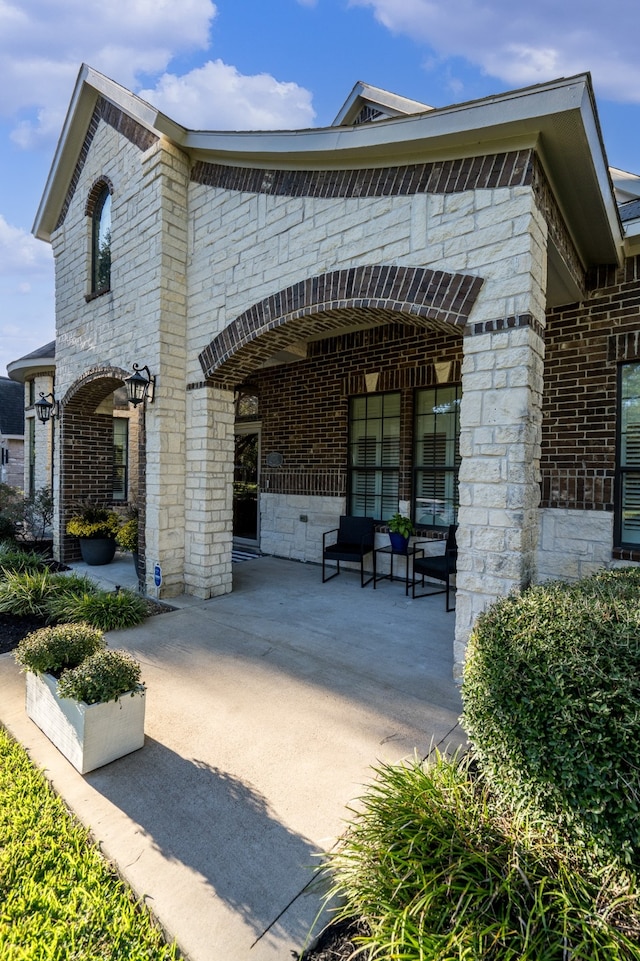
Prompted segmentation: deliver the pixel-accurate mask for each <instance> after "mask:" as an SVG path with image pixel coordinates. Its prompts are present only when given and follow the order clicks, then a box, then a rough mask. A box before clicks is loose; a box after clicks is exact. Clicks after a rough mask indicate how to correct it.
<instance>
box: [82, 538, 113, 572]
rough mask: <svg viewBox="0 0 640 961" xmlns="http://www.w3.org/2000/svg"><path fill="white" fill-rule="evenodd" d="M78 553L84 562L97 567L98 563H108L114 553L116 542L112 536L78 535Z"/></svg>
mask: <svg viewBox="0 0 640 961" xmlns="http://www.w3.org/2000/svg"><path fill="white" fill-rule="evenodd" d="M78 540H79V541H80V553H81V554H82V560H83V561H84V562H85V564H91V566H93V567H98V566H99V565H100V564H110V563H111V561H112V560H113V558H114V556H115V553H116V542H115V540H114V538H113V537H80V538H78Z"/></svg>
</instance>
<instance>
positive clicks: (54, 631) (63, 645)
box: [14, 624, 106, 674]
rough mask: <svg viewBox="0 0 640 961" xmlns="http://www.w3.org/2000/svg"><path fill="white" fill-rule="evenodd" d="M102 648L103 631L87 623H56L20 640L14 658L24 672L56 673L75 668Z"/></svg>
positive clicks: (103, 645) (103, 644)
mask: <svg viewBox="0 0 640 961" xmlns="http://www.w3.org/2000/svg"><path fill="white" fill-rule="evenodd" d="M104 647H106V641H105V639H104V636H103V634H102V631H100V630H98V629H97V628H95V627H91V626H90V625H89V624H56V625H54V626H53V627H41V628H40V629H39V630H37V631H32V633H31V634H28V635H27V636H26V637H23V638H22V640H21V641H20V642H19V644H18V646H17V648H16V649H15V652H14V657H15V660H16V661H17V663H18V664H19V665H20V666H21V668H22V669H23V670H24V671H31V672H32V673H33V674H59V673H60V672H61V671H64V670H68V669H69V668H74V667H77V666H78V664H81V663H82V662H83V661H84V660H86V658H88V657H91V655H93V654H95V653H96V652H97V651H100V650H102V649H103V648H104Z"/></svg>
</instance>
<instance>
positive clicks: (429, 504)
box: [413, 384, 461, 528]
mask: <svg viewBox="0 0 640 961" xmlns="http://www.w3.org/2000/svg"><path fill="white" fill-rule="evenodd" d="M460 396H461V395H460V387H459V386H458V385H451V384H448V385H446V386H444V387H432V388H428V389H425V390H419V391H418V392H417V394H416V402H415V428H414V457H413V465H414V487H413V490H414V498H413V499H414V506H413V521H414V524H415V525H416V526H417V527H435V528H438V527H443V528H444V527H448V526H449V524H454V523H455V522H456V520H457V517H458V470H459V467H460V444H459V439H460V413H459V412H460Z"/></svg>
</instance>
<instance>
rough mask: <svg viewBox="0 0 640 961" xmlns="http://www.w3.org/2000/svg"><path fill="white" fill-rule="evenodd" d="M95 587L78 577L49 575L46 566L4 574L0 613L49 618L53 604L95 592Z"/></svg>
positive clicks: (1, 586) (89, 581) (0, 591)
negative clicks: (74, 593) (60, 599)
mask: <svg viewBox="0 0 640 961" xmlns="http://www.w3.org/2000/svg"><path fill="white" fill-rule="evenodd" d="M96 590H97V588H96V586H95V584H93V582H92V581H91V580H90V579H89V578H87V577H84V576H80V575H78V574H71V575H67V574H52V573H51V572H50V571H49V569H48V568H47V567H46V565H45V566H44V567H43V566H42V564H41V569H35V570H33V571H31V570H24V571H21V570H17V571H3V579H2V580H0V612H1V613H4V614H14V615H16V616H25V615H31V616H33V617H43V618H47V619H53V620H56V618H55V617H53V618H51V610H52V605H53V604H54V603H55V602H56V600H58V599H59V598H61V597H62V596H64V595H66V594H70V593H73V592H78V591H83V592H85V593H94V592H95V591H96Z"/></svg>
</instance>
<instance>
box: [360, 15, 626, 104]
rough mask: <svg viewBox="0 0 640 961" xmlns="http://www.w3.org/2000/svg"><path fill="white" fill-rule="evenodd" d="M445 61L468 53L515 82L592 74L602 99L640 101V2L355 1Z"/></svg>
mask: <svg viewBox="0 0 640 961" xmlns="http://www.w3.org/2000/svg"><path fill="white" fill-rule="evenodd" d="M349 3H350V5H351V6H360V7H370V8H372V10H373V11H374V14H375V17H376V19H377V20H378V21H379V22H380V23H382V24H383V25H384V26H385V27H387V29H389V30H390V31H392V32H393V33H397V34H406V35H408V36H410V37H412V38H413V39H415V40H417V41H419V42H422V43H424V44H425V45H427V46H429V47H430V48H431V49H432V50H433V51H435V52H436V53H437V54H438V56H439V57H440V58H449V57H463V58H464V59H466V60H467V61H468V62H469V63H471V64H474V65H475V66H477V67H480V69H481V70H483V71H484V72H485V73H486V74H488V75H490V76H492V77H496V78H498V79H499V80H502V81H503V82H504V83H505V84H509V85H515V86H517V85H526V84H531V83H539V82H541V81H545V80H551V79H554V78H556V77H561V76H564V77H568V76H571V75H572V74H575V73H581V72H583V71H587V70H589V71H591V73H592V74H593V78H594V83H595V86H596V90H597V93H598V95H599V96H601V97H606V98H609V99H612V100H618V101H622V102H628V103H640V63H639V60H638V54H637V39H636V38H637V35H638V30H639V29H640V4H636V3H630V2H629V0H609V2H608V3H607V4H606V7H605V6H603V5H602V3H601V2H596V0H565V2H564V3H557V0H537V2H536V3H535V4H534V3H528V2H527V3H525V2H523V0H486V2H483V3H480V2H478V0H349Z"/></svg>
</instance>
